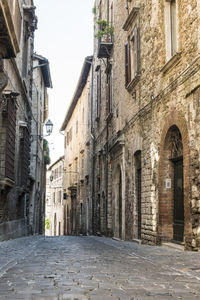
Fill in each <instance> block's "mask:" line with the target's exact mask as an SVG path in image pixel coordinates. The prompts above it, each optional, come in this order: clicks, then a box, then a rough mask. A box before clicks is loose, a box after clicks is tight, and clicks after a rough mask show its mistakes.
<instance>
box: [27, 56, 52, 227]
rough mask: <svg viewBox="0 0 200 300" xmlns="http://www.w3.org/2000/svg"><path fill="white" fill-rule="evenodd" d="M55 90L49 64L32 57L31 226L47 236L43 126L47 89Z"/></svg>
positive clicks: (44, 59)
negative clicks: (45, 230) (45, 226)
mask: <svg viewBox="0 0 200 300" xmlns="http://www.w3.org/2000/svg"><path fill="white" fill-rule="evenodd" d="M48 88H52V82H51V74H50V67H49V62H48V60H47V59H46V58H45V57H43V56H41V55H38V54H36V53H34V54H33V87H32V124H31V125H32V126H31V161H30V179H31V184H30V201H29V222H30V231H31V232H32V233H44V221H45V188H46V179H45V178H46V164H48V163H49V162H48V161H47V162H46V161H45V156H44V145H43V143H44V140H43V138H44V136H45V135H46V132H43V131H44V130H43V127H44V124H45V123H46V122H47V118H48V94H47V89H48Z"/></svg>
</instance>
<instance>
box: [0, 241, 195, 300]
mask: <svg viewBox="0 0 200 300" xmlns="http://www.w3.org/2000/svg"><path fill="white" fill-rule="evenodd" d="M0 253H1V257H0V299H2V300H4V299H6V300H17V299H20V300H23V299H25V300H29V299H31V300H32V299H33V300H36V299H40V300H42V299H49V300H53V299H81V300H82V299H94V300H96V299H100V300H103V299H106V300H108V299H118V300H119V299H121V300H125V299H132V300H136V299H138V300H139V299H149V300H151V299H159V300H160V299H181V300H192V299H199V292H200V265H199V264H197V262H199V261H200V253H199V252H183V251H178V250H175V249H170V248H165V247H159V246H155V247H151V246H146V245H139V244H137V243H131V242H122V241H117V240H113V239H110V238H104V237H72V236H68V237H66V236H60V237H43V236H35V237H25V238H19V239H15V240H11V241H5V242H1V243H0Z"/></svg>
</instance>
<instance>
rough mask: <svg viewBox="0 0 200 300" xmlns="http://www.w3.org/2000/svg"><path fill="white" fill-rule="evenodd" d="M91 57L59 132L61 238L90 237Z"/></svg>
mask: <svg viewBox="0 0 200 300" xmlns="http://www.w3.org/2000/svg"><path fill="white" fill-rule="evenodd" d="M91 65H92V57H91V56H88V57H86V58H85V61H84V64H83V67H82V71H81V74H80V78H79V81H78V84H77V88H76V90H75V93H74V96H73V98H72V101H71V103H70V106H69V108H68V111H67V113H66V116H65V119H64V122H63V124H62V127H61V130H62V131H64V133H65V154H64V158H65V160H64V170H63V172H64V183H63V185H64V186H63V187H64V197H65V214H64V222H65V232H64V233H65V234H66V235H68V234H75V235H76V234H89V233H92V209H93V207H92V195H91V193H92V192H91V191H92V181H91V180H92V179H91V173H90V172H92V161H91V159H92V147H93V145H92V138H91V122H90V116H91V95H90V84H91V81H92V78H91Z"/></svg>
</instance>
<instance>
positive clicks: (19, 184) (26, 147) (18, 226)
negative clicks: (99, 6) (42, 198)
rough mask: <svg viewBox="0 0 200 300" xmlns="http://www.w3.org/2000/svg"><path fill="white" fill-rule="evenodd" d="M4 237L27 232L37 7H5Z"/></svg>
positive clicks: (0, 214)
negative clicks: (33, 59)
mask: <svg viewBox="0 0 200 300" xmlns="http://www.w3.org/2000/svg"><path fill="white" fill-rule="evenodd" d="M0 19H1V25H2V26H1V35H0V58H1V80H0V81H1V88H0V89H1V95H0V98H1V100H0V199H1V201H0V236H1V239H4V238H10V237H13V236H14V237H16V236H20V235H22V234H25V233H26V232H27V222H28V219H27V217H28V201H29V180H28V178H29V160H30V132H31V126H30V125H31V97H32V71H31V70H32V59H31V55H32V53H33V41H34V31H35V29H36V26H37V18H36V16H35V7H34V6H33V1H31V0H26V1H21V0H19V1H5V0H1V1H0Z"/></svg>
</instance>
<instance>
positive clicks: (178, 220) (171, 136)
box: [158, 112, 191, 242]
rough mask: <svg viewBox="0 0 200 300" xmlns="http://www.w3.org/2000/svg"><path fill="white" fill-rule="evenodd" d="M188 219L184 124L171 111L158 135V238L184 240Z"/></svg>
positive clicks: (187, 149) (186, 153)
mask: <svg viewBox="0 0 200 300" xmlns="http://www.w3.org/2000/svg"><path fill="white" fill-rule="evenodd" d="M190 220H191V215H190V205H189V148H188V132H187V125H186V121H185V119H184V118H183V117H182V115H181V114H180V113H179V112H172V113H171V114H170V116H169V117H168V119H167V122H166V124H165V127H164V129H163V134H162V137H161V147H160V164H159V220H158V233H159V238H160V239H161V241H165V240H166V241H170V240H171V241H172V240H173V241H177V242H184V241H185V237H186V236H187V235H189V234H190V233H191V221H190Z"/></svg>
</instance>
